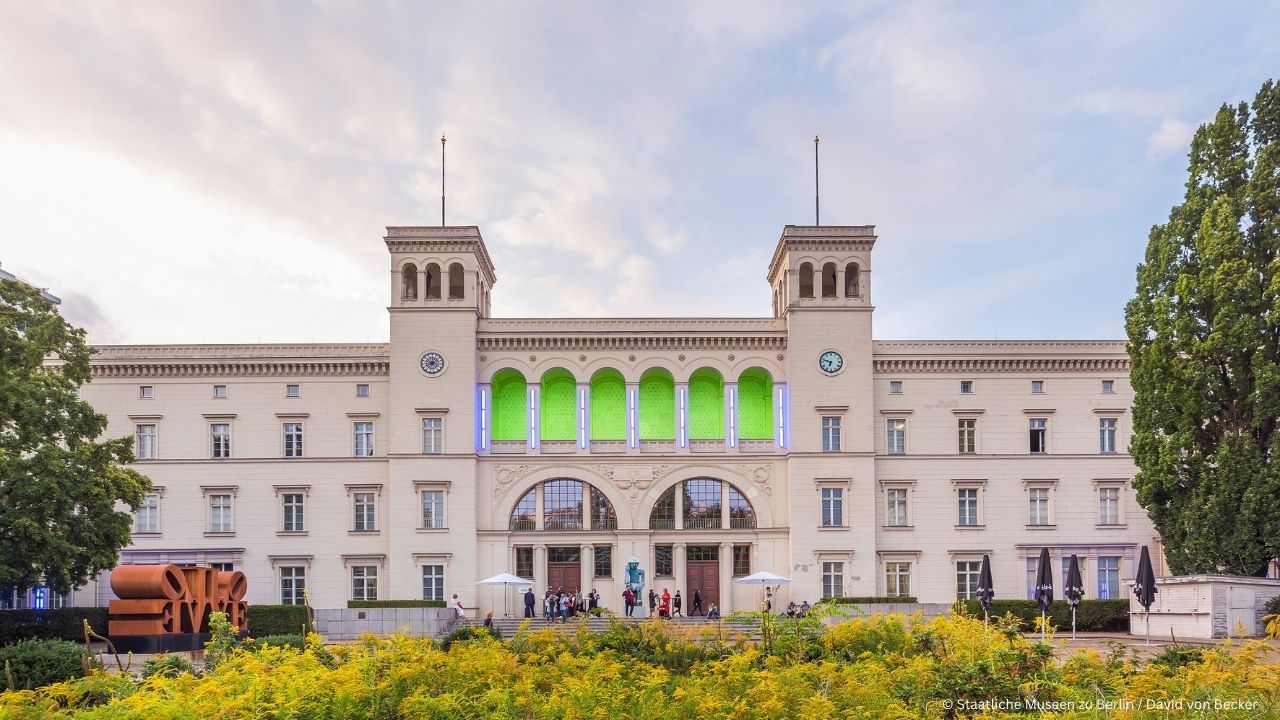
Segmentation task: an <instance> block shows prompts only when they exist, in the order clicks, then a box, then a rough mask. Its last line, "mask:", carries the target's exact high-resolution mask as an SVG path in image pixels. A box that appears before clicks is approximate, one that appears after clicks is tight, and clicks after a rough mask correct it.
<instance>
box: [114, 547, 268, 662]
mask: <svg viewBox="0 0 1280 720" xmlns="http://www.w3.org/2000/svg"><path fill="white" fill-rule="evenodd" d="M248 589H249V581H248V580H247V579H246V578H245V576H244V573H242V572H224V571H221V570H215V569H213V568H207V567H179V566H177V565H121V566H119V567H117V568H116V569H115V570H113V571H112V572H111V591H112V592H114V593H115V594H116V597H118V598H120V599H119V600H112V601H111V604H110V606H109V607H108V613H109V616H110V617H109V620H108V628H109V629H108V634H109V635H110V636H111V637H112V639H113V640H114V639H117V638H138V639H140V640H141V639H142V638H144V637H149V638H157V637H158V638H164V637H166V636H199V635H200V634H204V633H208V632H209V615H210V614H212V613H215V612H221V613H226V614H227V619H228V620H229V621H230V622H231V626H232V627H235V628H239V629H240V631H241V632H244V631H246V630H248V629H249V617H248V608H249V605H248V603H246V602H245V601H244V596H245V593H246V592H247V591H248ZM170 639H171V640H174V641H176V640H178V638H177V637H171V638H170ZM126 644H138V645H139V647H153V646H154V647H161V646H166V647H167V646H174V645H175V643H174V642H164V641H163V640H158V641H156V642H151V643H128V642H127V641H126ZM177 644H181V643H177Z"/></svg>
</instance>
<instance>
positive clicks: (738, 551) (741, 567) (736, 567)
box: [733, 545, 751, 577]
mask: <svg viewBox="0 0 1280 720" xmlns="http://www.w3.org/2000/svg"><path fill="white" fill-rule="evenodd" d="M750 574H751V546H750V545H734V546H733V576H734V577H746V576H747V575H750Z"/></svg>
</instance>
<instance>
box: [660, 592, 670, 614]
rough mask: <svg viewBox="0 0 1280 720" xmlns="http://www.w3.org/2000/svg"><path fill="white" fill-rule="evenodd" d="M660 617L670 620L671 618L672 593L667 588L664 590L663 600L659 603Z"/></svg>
mask: <svg viewBox="0 0 1280 720" xmlns="http://www.w3.org/2000/svg"><path fill="white" fill-rule="evenodd" d="M658 615H659V616H661V617H664V618H668V619H669V618H670V617H671V593H670V592H668V591H667V589H666V588H662V600H661V601H659V603H658Z"/></svg>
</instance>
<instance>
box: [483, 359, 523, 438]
mask: <svg viewBox="0 0 1280 720" xmlns="http://www.w3.org/2000/svg"><path fill="white" fill-rule="evenodd" d="M489 388H490V390H491V391H492V392H493V439H494V440H496V441H503V440H524V439H525V426H526V424H527V423H528V416H529V410H528V408H529V405H528V403H529V393H528V385H527V384H526V383H525V379H524V375H521V374H520V371H519V370H512V369H510V368H507V369H505V370H499V371H498V372H496V373H494V375H493V378H492V379H491V380H490V381H489Z"/></svg>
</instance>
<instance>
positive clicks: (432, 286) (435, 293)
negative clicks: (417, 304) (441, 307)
mask: <svg viewBox="0 0 1280 720" xmlns="http://www.w3.org/2000/svg"><path fill="white" fill-rule="evenodd" d="M426 274H427V291H426V292H425V293H423V295H422V296H423V297H425V298H426V299H428V300H439V299H440V286H441V285H442V284H443V283H444V281H443V280H441V279H440V265H439V264H438V263H427V273H426Z"/></svg>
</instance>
